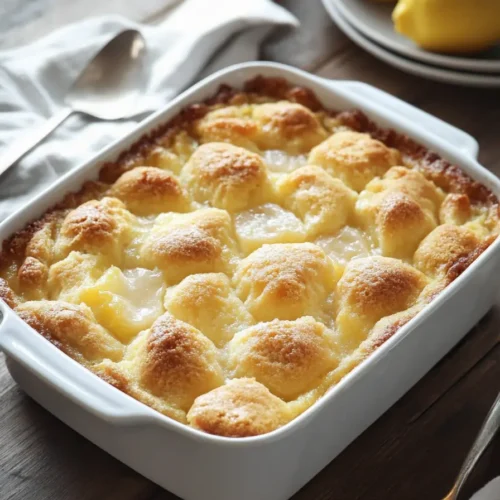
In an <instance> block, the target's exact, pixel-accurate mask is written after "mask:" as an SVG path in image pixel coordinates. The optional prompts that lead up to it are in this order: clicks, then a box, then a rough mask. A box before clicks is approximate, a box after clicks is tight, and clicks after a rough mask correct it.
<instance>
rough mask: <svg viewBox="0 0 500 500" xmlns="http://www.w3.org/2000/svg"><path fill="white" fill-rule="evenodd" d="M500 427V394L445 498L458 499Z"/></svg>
mask: <svg viewBox="0 0 500 500" xmlns="http://www.w3.org/2000/svg"><path fill="white" fill-rule="evenodd" d="M498 429H500V394H499V395H498V396H497V398H496V400H495V402H494V403H493V406H492V407H491V409H490V411H489V413H488V416H487V417H486V420H485V421H484V423H483V426H482V427H481V430H480V431H479V434H478V435H477V437H476V440H475V441H474V444H473V445H472V448H471V449H470V451H469V454H468V455H467V457H466V459H465V461H464V463H463V464H462V468H461V469H460V472H459V473H458V477H457V479H456V481H455V484H454V485H453V488H452V489H451V491H450V492H449V493H448V495H447V496H446V497H445V498H444V499H443V500H457V499H458V495H459V494H460V491H461V489H462V486H463V485H464V484H465V483H466V481H467V478H468V477H469V474H470V473H471V471H472V470H473V469H474V466H475V465H476V464H477V462H478V460H479V459H480V458H481V455H482V454H483V453H484V451H485V450H486V448H487V447H488V445H489V444H490V443H491V440H492V439H493V438H494V437H495V435H496V433H497V432H498Z"/></svg>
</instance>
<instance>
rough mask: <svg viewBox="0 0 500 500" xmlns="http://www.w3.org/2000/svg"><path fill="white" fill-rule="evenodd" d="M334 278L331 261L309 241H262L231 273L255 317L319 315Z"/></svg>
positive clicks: (265, 319)
mask: <svg viewBox="0 0 500 500" xmlns="http://www.w3.org/2000/svg"><path fill="white" fill-rule="evenodd" d="M335 281H336V273H335V268H334V266H333V264H332V262H331V261H330V259H329V258H328V257H327V256H326V255H325V254H324V252H323V250H321V248H319V247H318V246H316V245H313V244H311V243H289V244H287V243H284V244H276V245H264V246H262V247H261V248H259V249H258V250H256V251H255V252H253V253H252V254H250V255H249V256H248V257H247V258H246V259H244V260H243V261H241V263H240V264H239V267H238V269H237V271H236V273H235V276H234V283H235V289H236V293H237V294H238V296H239V297H240V299H241V300H242V301H243V302H244V303H245V305H246V307H247V308H248V310H249V311H250V312H251V313H252V315H253V316H254V318H255V319H256V320H258V321H270V320H272V319H274V318H278V319H296V318H299V317H300V316H305V315H311V316H314V317H316V318H317V317H321V316H322V314H323V312H322V308H323V306H324V304H325V301H326V299H327V298H328V296H329V294H330V293H331V292H332V291H333V287H334V285H335Z"/></svg>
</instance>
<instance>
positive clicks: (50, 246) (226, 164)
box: [0, 77, 500, 437]
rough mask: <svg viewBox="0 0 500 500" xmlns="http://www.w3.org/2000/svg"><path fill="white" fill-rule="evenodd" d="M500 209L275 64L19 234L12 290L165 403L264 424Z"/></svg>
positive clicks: (414, 147) (116, 377) (79, 352)
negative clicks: (275, 72)
mask: <svg viewBox="0 0 500 500" xmlns="http://www.w3.org/2000/svg"><path fill="white" fill-rule="evenodd" d="M499 227H500V226H499V206H498V200H497V198H496V197H495V196H494V195H493V193H491V191H489V190H488V189H487V188H486V187H485V186H483V185H481V184H480V183H478V182H476V181H474V180H472V179H471V178H470V177H469V176H468V175H467V174H466V173H464V172H463V171H462V170H461V169H460V168H458V167H457V166H455V165H453V164H451V163H449V162H447V161H446V160H445V159H443V158H441V157H439V156H438V155H436V154H435V153H433V152H431V151H428V150H427V149H426V148H424V147H423V146H421V145H419V144H417V143H415V142H414V141H412V140H411V139H410V138H408V137H406V136H404V135H402V134H398V133H397V132H395V131H393V130H386V129H382V128H380V127H378V126H377V125H376V124H374V123H373V122H371V121H370V120H369V119H368V118H367V117H366V116H365V115H364V114H363V113H362V112H360V111H357V110H351V111H341V112H338V111H334V110H328V109H325V108H324V107H323V106H322V105H321V103H320V102H319V100H318V99H317V98H316V96H315V95H314V94H313V93H312V92H311V91H310V90H308V89H306V88H301V87H294V86H291V85H290V84H289V83H288V82H286V81H285V80H283V79H280V78H264V77H257V78H255V79H253V80H251V81H249V82H247V83H246V84H245V87H244V89H243V90H238V89H233V88H231V87H228V86H222V87H221V88H220V89H219V91H218V92H217V94H216V95H214V96H213V97H212V98H210V99H208V100H207V101H205V102H203V103H199V104H196V105H192V106H189V107H188V108H186V109H185V110H183V111H182V112H181V113H179V115H178V116H176V117H175V118H174V119H172V120H170V122H168V123H166V124H165V125H163V126H161V127H159V128H158V129H157V130H155V131H153V132H152V133H151V134H150V135H148V136H145V137H143V138H142V139H141V140H140V141H139V142H137V143H136V144H135V145H133V146H132V147H131V148H130V149H129V150H127V151H124V152H123V153H122V154H121V155H120V157H119V158H118V159H117V160H116V161H115V162H110V163H107V164H105V165H103V166H102V169H101V171H100V179H99V180H98V181H91V182H87V183H85V184H84V186H83V187H82V188H81V190H80V191H79V192H77V193H71V194H69V195H67V196H66V197H65V198H64V199H63V200H62V201H61V203H59V204H58V205H57V206H56V207H54V208H53V209H51V210H49V211H48V212H47V213H46V214H45V215H44V216H42V217H41V218H40V219H39V220H37V221H34V222H33V223H31V224H30V225H28V226H27V227H26V228H25V229H23V230H21V231H19V232H18V233H16V234H14V235H13V236H12V237H11V238H9V239H8V240H7V241H4V243H3V248H2V252H1V253H0V298H2V299H3V300H4V301H5V302H6V303H7V305H8V306H9V307H11V308H12V309H14V310H15V311H16V313H17V314H18V315H19V316H20V317H21V318H22V319H24V320H25V321H26V322H27V323H28V324H29V325H30V326H31V327H33V328H34V329H35V330H37V331H38V332H39V333H40V334H41V335H43V336H44V337H45V338H46V339H47V340H49V341H50V342H52V343H53V344H55V345H56V346H57V347H58V348H59V349H61V350H62V351H63V352H64V353H65V354H67V355H69V356H71V357H72V358H73V359H75V360H76V361H78V362H79V363H81V364H82V365H84V366H85V367H87V368H88V369H89V370H91V371H93V372H94V373H96V374H97V375H99V376H100V377H101V378H102V379H103V380H105V381H106V382H108V383H110V384H111V385H113V386H114V387H116V388H118V389H119V390H121V391H123V392H126V393H127V394H129V395H131V396H132V397H134V398H136V399H138V400H139V401H141V402H143V403H144V404H146V405H149V406H151V407H152V408H154V409H155V410H157V411H159V412H161V413H163V414H164V415H167V416H168V417H170V418H173V419H176V420H178V421H180V422H183V423H185V424H186V425H190V426H192V427H194V428H196V429H199V430H201V431H204V432H208V433H211V434H216V435H220V436H227V437H247V436H256V435H259V434H264V433H267V432H271V431H273V430H275V429H277V428H278V427H280V426H282V425H285V424H286V423H287V422H289V421H290V420H292V419H293V418H295V417H296V416H298V415H299V414H300V413H302V412H303V411H305V410H306V409H307V408H308V407H309V406H311V405H312V404H314V402H315V401H317V400H318V398H321V397H322V396H323V395H324V394H325V392H326V391H327V390H328V389H329V388H330V387H331V386H332V385H334V384H336V383H338V381H339V380H341V379H342V377H344V376H345V375H346V374H347V373H349V371H351V370H352V369H353V368H355V367H356V366H357V365H359V363H361V362H362V361H363V360H364V359H365V358H366V357H367V356H369V355H370V353H372V352H373V351H374V350H375V349H377V348H378V347H380V346H381V345H382V344H383V343H384V342H385V341H387V340H388V339H389V338H391V337H392V336H393V335H394V334H395V333H396V332H397V331H398V329H399V328H401V327H402V326H404V325H405V324H406V323H408V321H410V320H411V319H412V318H413V317H414V316H415V315H416V314H418V313H419V312H420V311H421V310H422V309H423V308H424V307H425V306H426V304H428V303H429V302H430V301H431V300H432V299H433V298H434V297H435V296H436V295H437V294H438V293H439V292H440V291H441V290H443V289H444V288H445V287H446V286H447V285H448V284H449V283H450V282H451V281H453V280H454V279H456V278H457V277H458V276H459V275H460V274H461V273H462V272H463V271H464V270H465V269H466V268H467V267H468V266H469V265H470V264H471V263H472V262H473V261H474V260H475V259H476V258H477V257H478V256H479V255H480V254H481V253H482V252H483V251H484V250H485V249H486V248H487V247H488V246H489V245H490V244H491V243H492V242H493V241H494V239H495V238H496V237H497V235H498V231H499Z"/></svg>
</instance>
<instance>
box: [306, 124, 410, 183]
mask: <svg viewBox="0 0 500 500" xmlns="http://www.w3.org/2000/svg"><path fill="white" fill-rule="evenodd" d="M400 162H401V158H400V154H399V152H398V151H396V150H394V149H390V148H388V147H387V146H385V144H383V143H382V142H380V141H376V140H374V139H373V138H371V137H370V136H369V135H368V134H360V133H357V132H337V133H336V134H333V135H332V136H330V137H329V138H328V139H327V140H326V141H324V142H322V143H321V144H320V145H319V146H316V147H315V148H314V149H313V150H312V151H311V154H310V155H309V163H311V164H313V165H319V166H320V167H323V168H324V169H325V170H326V171H327V172H328V173H330V174H331V175H333V176H334V177H338V178H339V179H340V180H341V181H342V182H344V183H345V184H346V185H347V186H349V187H350V188H352V189H354V190H355V191H361V190H362V189H364V187H365V186H366V184H367V183H368V182H369V181H371V180H372V179H373V178H374V177H377V176H381V175H383V174H384V173H385V172H386V171H387V170H388V169H389V168H390V167H392V166H393V165H398V164H399V163H400Z"/></svg>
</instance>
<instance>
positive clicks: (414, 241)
mask: <svg viewBox="0 0 500 500" xmlns="http://www.w3.org/2000/svg"><path fill="white" fill-rule="evenodd" d="M442 199H443V195H442V193H441V192H440V190H438V189H437V188H436V186H434V185H433V184H432V183H431V182H430V181H428V180H427V179H426V178H425V177H424V176H423V175H422V174H421V173H420V172H416V171H412V170H409V169H407V168H404V167H392V168H391V169H390V170H388V171H387V173H386V174H385V175H384V177H383V178H376V179H374V180H372V181H371V182H369V183H368V185H367V186H366V189H365V190H364V191H363V192H362V193H360V195H359V198H358V201H357V203H356V215H357V217H358V220H359V221H360V223H361V224H362V225H363V226H364V227H365V228H366V230H368V231H370V232H371V235H372V237H373V239H374V240H375V242H377V244H378V245H379V246H380V249H381V251H382V255H385V256H388V257H396V258H402V259H410V258H411V257H412V255H413V253H414V252H415V250H416V248H417V246H418V244H419V243H420V242H421V241H422V239H423V238H424V237H425V236H426V235H427V234H428V233H430V232H431V231H432V230H433V229H434V228H435V227H436V224H437V213H438V210H439V206H440V203H441V201H442Z"/></svg>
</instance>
